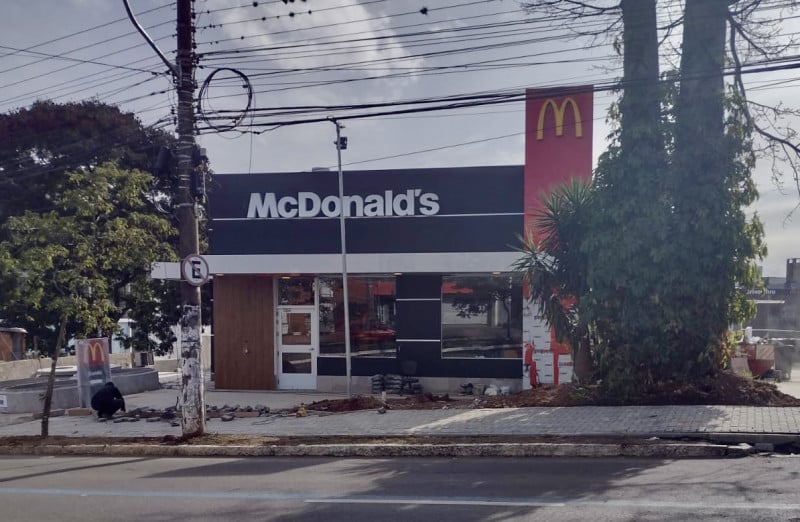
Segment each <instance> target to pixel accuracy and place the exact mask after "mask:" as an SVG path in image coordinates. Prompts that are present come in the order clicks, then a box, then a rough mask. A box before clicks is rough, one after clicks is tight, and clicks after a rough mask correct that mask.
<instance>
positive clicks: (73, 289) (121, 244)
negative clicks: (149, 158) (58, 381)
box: [0, 163, 175, 435]
mask: <svg viewBox="0 0 800 522" xmlns="http://www.w3.org/2000/svg"><path fill="white" fill-rule="evenodd" d="M151 179H152V177H151V176H150V175H149V174H147V173H144V172H141V171H137V170H121V169H119V168H118V167H117V166H115V165H114V164H111V163H106V164H103V165H100V166H98V167H96V168H91V169H90V168H86V169H80V170H76V171H74V172H71V173H69V174H68V178H67V183H66V184H65V185H66V186H65V188H64V189H63V190H62V191H61V192H60V193H59V194H58V195H57V197H56V198H55V199H54V201H53V207H54V209H53V210H50V211H48V212H43V213H36V212H30V211H28V212H25V213H24V214H22V215H20V216H13V217H10V218H9V219H8V220H7V221H6V223H5V225H4V226H3V232H4V234H5V237H6V239H5V240H4V241H3V242H0V274H1V277H2V285H3V287H4V289H5V294H6V296H7V298H9V299H10V300H9V302H10V303H14V305H13V306H12V307H10V308H8V309H6V311H5V313H6V314H9V312H10V313H12V314H13V315H6V317H9V318H10V319H11V320H12V321H16V322H19V323H22V324H25V323H27V324H33V325H38V327H39V328H43V329H51V328H52V325H58V335H57V337H56V340H55V343H54V346H53V361H52V368H53V370H54V369H55V366H56V361H57V358H58V353H59V350H60V349H61V348H62V347H63V346H64V342H65V340H66V339H68V338H69V337H71V336H76V337H82V336H88V335H92V334H96V333H100V334H102V335H105V336H109V335H111V333H112V332H113V331H114V330H115V328H116V322H117V320H118V319H119V318H120V317H121V316H122V314H123V313H125V310H124V309H123V308H121V307H120V306H119V305H118V304H117V302H116V301H115V294H118V293H119V292H120V288H121V287H122V286H129V285H131V284H132V285H136V284H141V283H142V281H143V280H146V278H147V277H148V275H149V271H150V266H151V265H152V263H153V262H155V261H157V260H163V259H170V258H172V259H174V257H175V255H174V250H173V247H172V246H171V244H170V242H169V241H170V239H171V238H172V236H173V234H174V231H173V228H172V227H171V226H170V224H169V222H168V221H167V220H166V219H164V218H161V217H159V216H155V215H153V214H151V213H149V212H148V211H147V209H148V205H147V202H146V198H145V194H147V193H148V190H149V184H150V183H151ZM122 281H127V283H125V284H124V285H123V284H122V283H121V282H122ZM51 331H52V330H51ZM54 378H55V371H51V373H50V380H49V381H48V386H47V392H46V394H45V403H44V415H43V418H42V435H47V430H48V428H47V426H48V424H47V423H48V419H49V411H50V401H51V399H52V387H53V381H54Z"/></svg>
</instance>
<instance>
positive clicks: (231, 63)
mask: <svg viewBox="0 0 800 522" xmlns="http://www.w3.org/2000/svg"><path fill="white" fill-rule="evenodd" d="M764 1H765V2H766V9H765V10H764V11H763V13H762V14H761V16H763V17H765V18H770V19H775V18H777V17H779V16H782V17H783V21H782V23H781V24H780V26H779V27H778V29H780V30H781V31H782V32H783V34H784V35H788V36H787V38H788V37H790V36H791V35H792V34H794V33H796V32H797V33H800V21H799V20H798V17H799V16H800V11H795V12H786V11H781V10H780V9H778V7H780V5H781V4H788V3H790V2H786V1H785V0H764ZM130 3H131V7H132V9H133V11H134V13H136V14H137V18H138V20H139V22H140V23H141V25H142V26H144V27H145V28H146V30H147V32H148V34H149V35H150V36H151V38H152V39H153V40H154V41H155V43H156V45H157V46H158V47H159V48H160V49H161V50H162V52H163V53H164V54H165V55H166V56H167V58H168V59H169V60H174V57H175V53H174V51H175V46H176V42H175V37H174V33H175V16H176V12H175V2H174V1H170V0H130ZM0 9H2V16H0V35H2V36H0V111H4V112H7V111H13V110H15V109H18V108H22V107H26V106H28V105H30V104H31V103H32V102H34V101H35V100H37V99H53V100H55V101H59V102H65V101H74V100H82V99H89V98H93V99H97V100H100V101H103V102H106V103H112V104H117V105H119V106H120V107H121V108H122V109H123V110H126V111H130V112H134V113H136V114H137V115H138V117H139V118H140V119H141V121H142V122H143V123H144V124H146V125H155V126H160V127H163V128H165V129H168V130H174V125H173V118H174V109H175V106H176V99H175V94H174V90H173V88H172V82H171V80H170V78H169V76H168V74H166V66H165V65H164V63H163V62H162V61H161V60H160V59H159V58H158V56H157V55H156V54H155V52H154V51H153V50H152V49H151V48H150V47H149V46H148V45H147V44H146V43H145V41H144V39H143V38H142V36H141V35H139V34H138V33H137V32H136V31H135V30H134V28H133V26H132V24H131V23H130V21H129V20H128V19H127V17H126V14H125V8H124V5H123V2H122V0H60V1H58V2H53V1H52V0H3V3H2V8H0ZM195 10H196V13H197V16H196V22H195V23H196V27H197V31H196V37H195V39H196V44H197V48H196V51H197V53H198V54H199V66H200V68H199V69H198V71H197V81H198V84H199V85H202V84H203V83H204V81H205V80H206V78H207V77H208V76H209V75H210V74H211V73H212V72H213V71H214V70H215V69H217V68H220V69H223V70H221V71H219V72H217V73H215V74H214V76H213V78H212V79H211V81H209V83H208V85H207V88H206V89H204V91H203V94H204V96H203V99H202V102H201V107H202V108H203V114H204V115H208V116H210V117H211V119H209V120H208V122H206V121H205V120H203V119H202V118H201V119H199V120H198V127H199V128H200V129H201V131H200V132H201V134H200V135H199V137H198V142H199V143H200V144H201V146H203V147H204V148H205V149H206V151H207V154H208V156H209V158H210V161H211V165H212V168H213V169H214V171H215V172H217V173H239V172H276V171H307V170H311V169H312V168H314V167H331V168H335V166H336V162H337V157H336V149H335V147H334V144H333V141H334V138H335V128H334V126H333V124H332V123H330V122H327V121H322V122H316V123H304V124H296V125H285V124H286V123H288V122H292V121H296V120H298V119H306V118H309V117H319V118H323V119H324V118H325V117H327V116H334V117H336V116H340V117H341V116H343V115H348V114H353V112H352V110H348V109H347V107H348V106H352V105H357V104H367V103H387V102H388V103H398V102H407V101H419V100H421V99H438V98H442V97H447V96H457V95H475V94H486V93H493V94H494V93H521V92H522V91H523V90H524V89H525V88H542V87H553V86H569V85H598V86H607V85H609V84H611V83H613V82H614V81H615V80H618V79H619V78H620V76H621V73H622V70H621V62H620V60H619V59H618V56H617V55H616V54H615V53H614V50H613V47H612V43H613V38H602V39H588V38H582V37H579V36H577V35H576V34H575V33H574V32H573V31H571V30H570V28H568V27H566V26H565V23H564V21H563V20H561V19H558V18H552V17H550V18H548V17H545V16H543V15H541V14H538V15H530V14H526V13H525V12H524V11H523V10H522V8H521V7H520V4H519V2H517V1H511V0H306V1H303V0H295V1H290V0H286V1H285V2H284V0H269V1H257V2H253V1H249V2H248V1H244V0H197V1H196V2H195ZM309 11H310V12H309ZM672 18H674V13H670V12H669V11H668V10H666V9H665V10H662V11H661V12H659V20H660V21H661V22H667V21H669V20H671V19H672ZM603 23H604V22H603V21H602V20H587V21H585V22H583V23H582V24H581V27H580V28H581V29H583V30H590V29H594V28H598V27H601V26H602V24H603ZM774 41H775V42H778V41H785V38H784V40H779V39H778V38H776V39H775V40H774ZM663 52H664V55H663V57H662V59H663V62H664V65H665V66H666V65H668V64H669V63H677V62H676V60H677V56H678V55H677V51H676V50H674V49H670V48H669V47H668V46H664V48H663ZM798 54H800V47H798V46H790V47H789V48H788V49H786V55H789V56H797V55H798ZM745 58H746V59H747V58H748V57H745ZM752 59H755V58H752ZM231 69H234V70H235V71H236V72H233V71H231ZM238 74H241V75H244V76H246V77H247V79H248V80H249V84H250V86H251V88H252V93H253V94H252V96H251V97H248V96H247V92H248V90H247V89H246V88H245V85H244V80H242V78H241V77H240V76H238ZM746 81H747V86H748V89H749V94H750V98H751V99H752V100H754V101H757V102H759V103H763V104H776V103H781V104H783V105H785V106H788V107H794V108H799V109H800V96H798V94H797V92H798V84H800V77H799V76H798V73H797V72H796V71H795V70H788V71H778V72H768V73H759V74H752V75H748V76H747V78H746ZM248 98H249V100H248ZM615 99H616V97H615V95H614V94H613V93H612V92H609V91H600V92H596V93H595V97H594V107H595V108H594V115H593V118H594V143H593V149H594V156H595V159H596V158H597V156H599V155H600V154H601V153H602V152H603V151H604V150H605V148H606V146H607V140H606V136H607V135H608V133H609V128H608V126H607V124H606V115H607V112H608V108H609V105H610V104H611V103H612V102H613V101H614V100H615ZM248 101H249V103H250V105H251V107H252V108H254V109H256V110H254V111H251V112H249V113H247V114H245V117H244V118H243V119H242V120H241V121H238V122H237V123H238V126H237V127H236V129H235V130H234V131H230V130H225V128H221V126H223V125H226V124H229V123H232V122H233V120H234V119H235V118H237V116H239V115H241V114H242V113H241V111H242V110H243V109H244V108H245V107H246V106H247V104H248ZM308 106H314V107H326V108H329V107H334V106H335V107H338V108H337V109H320V110H317V111H315V112H313V113H311V114H309V113H302V114H301V113H298V112H294V113H292V114H289V113H288V112H287V111H290V110H293V111H297V110H298V109H297V108H298V107H308ZM279 109H283V110H280V111H279ZM376 110H377V109H376ZM225 111H227V112H225ZM278 112H280V114H278ZM361 112H364V111H361ZM220 116H223V117H224V118H225V119H222V120H220V119H213V118H214V117H220ZM209 122H210V123H211V124H213V125H214V126H215V127H216V130H215V129H214V128H211V127H210V126H209ZM276 123H283V124H284V125H280V126H276V125H275V124H276ZM789 123H790V124H791V125H792V126H794V125H795V122H792V121H790V122H789ZM251 130H252V131H257V132H258V134H254V133H252V132H247V131H251ZM242 131H244V132H242ZM343 134H344V135H345V136H347V138H348V148H347V150H345V151H343V154H342V162H343V168H345V169H392V168H419V167H450V166H470V165H509V164H516V165H521V164H523V163H524V103H522V102H519V101H517V102H513V103H503V104H494V105H486V106H477V107H465V108H460V109H452V110H447V111H437V112H425V113H417V114H404V115H387V116H380V117H371V118H358V119H352V120H347V121H346V122H345V128H344V129H343ZM784 170H785V173H784V175H783V182H782V183H776V182H775V180H773V179H772V177H773V176H772V172H771V162H770V161H769V159H768V158H763V159H760V160H759V161H758V163H757V166H756V171H755V181H756V184H757V186H758V189H759V192H760V195H761V198H760V200H759V202H758V203H757V204H756V205H754V206H753V208H751V209H750V211H751V212H758V214H759V216H760V217H761V219H762V221H764V223H765V227H766V240H767V246H768V250H769V254H768V257H767V259H765V260H764V262H763V263H762V264H763V273H764V275H769V276H783V275H784V274H785V263H786V259H787V258H790V257H800V213H797V214H792V213H791V212H792V210H793V209H794V208H795V207H796V206H797V205H798V203H800V196H798V191H797V188H796V187H795V186H794V182H793V181H792V179H791V176H790V174H789V172H788V169H784Z"/></svg>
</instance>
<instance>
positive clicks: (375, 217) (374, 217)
mask: <svg viewBox="0 0 800 522" xmlns="http://www.w3.org/2000/svg"><path fill="white" fill-rule="evenodd" d="M524 215H525V213H524V212H487V213H474V214H434V215H432V216H425V215H422V214H414V215H413V216H345V218H346V219H393V218H437V217H491V216H524ZM308 219H337V220H338V219H339V216H315V217H293V218H285V217H263V218H262V217H257V218H251V217H230V218H213V219H212V220H211V222H212V223H213V222H214V221H275V220H285V221H301V220H308Z"/></svg>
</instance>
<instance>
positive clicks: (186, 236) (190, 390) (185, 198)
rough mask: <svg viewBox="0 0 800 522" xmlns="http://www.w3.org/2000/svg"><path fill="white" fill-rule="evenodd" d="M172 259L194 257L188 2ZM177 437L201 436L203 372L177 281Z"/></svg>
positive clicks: (193, 307)
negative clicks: (175, 247)
mask: <svg viewBox="0 0 800 522" xmlns="http://www.w3.org/2000/svg"><path fill="white" fill-rule="evenodd" d="M177 19H178V27H177V33H178V72H179V76H178V80H177V81H178V85H177V87H178V150H177V157H178V179H179V184H178V210H177V214H178V226H179V244H178V253H179V255H180V257H181V259H186V257H188V256H190V255H192V254H199V253H200V252H199V250H200V245H199V240H198V232H197V203H196V202H195V198H194V194H193V192H192V188H191V179H192V170H193V168H194V165H193V164H192V151H193V149H194V146H195V142H194V74H193V71H194V49H193V47H194V45H193V44H194V31H193V29H194V28H193V27H192V25H193V21H192V0H178V16H177ZM180 324H181V346H180V350H181V395H180V405H181V431H182V433H183V436H184V437H193V436H197V435H202V434H203V432H204V431H205V425H206V419H205V414H206V412H205V405H204V397H203V395H204V394H203V367H202V366H201V364H200V351H201V350H200V328H201V322H200V287H197V286H193V285H191V284H189V283H188V282H187V281H186V280H185V278H181V323H180Z"/></svg>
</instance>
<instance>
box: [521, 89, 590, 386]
mask: <svg viewBox="0 0 800 522" xmlns="http://www.w3.org/2000/svg"><path fill="white" fill-rule="evenodd" d="M526 94H527V96H526V104H525V189H524V192H525V236H526V237H533V238H534V239H537V240H539V239H541V234H542V233H541V231H540V230H539V229H538V227H537V222H536V221H537V214H538V213H539V212H540V211H541V210H542V208H543V204H542V196H543V195H545V194H547V193H549V192H551V191H552V190H553V189H555V188H557V187H558V186H559V184H564V183H567V182H569V181H570V179H584V180H591V176H592V111H593V101H594V100H593V89H592V87H591V86H581V87H571V88H565V89H553V90H534V89H529V90H528V91H527V93H526ZM538 306H539V305H538V303H535V302H533V300H532V299H531V298H530V292H529V289H528V288H527V287H526V288H524V289H523V307H524V308H523V310H524V312H523V315H522V347H523V354H525V356H524V357H523V381H522V388H523V389H529V388H530V387H532V386H533V385H534V384H533V383H537V384H559V383H564V382H569V381H571V380H572V357H571V350H570V348H569V346H566V345H563V344H561V343H559V342H557V340H556V338H555V335H554V333H553V331H552V329H551V328H548V326H547V324H546V322H545V321H544V318H543V317H541V316H540V315H539V314H538V313H536V310H537V309H538ZM532 372H536V373H535V374H533V373H532Z"/></svg>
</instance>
